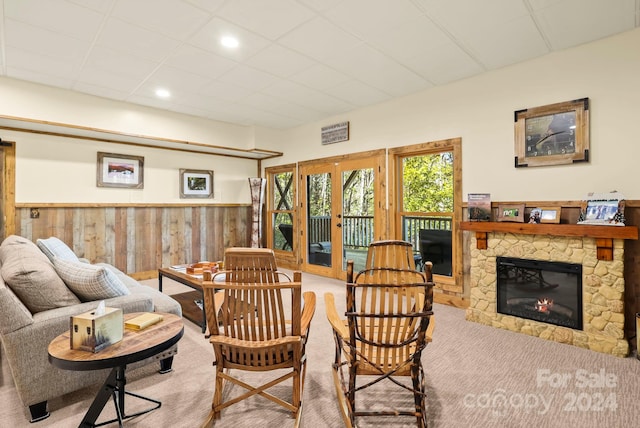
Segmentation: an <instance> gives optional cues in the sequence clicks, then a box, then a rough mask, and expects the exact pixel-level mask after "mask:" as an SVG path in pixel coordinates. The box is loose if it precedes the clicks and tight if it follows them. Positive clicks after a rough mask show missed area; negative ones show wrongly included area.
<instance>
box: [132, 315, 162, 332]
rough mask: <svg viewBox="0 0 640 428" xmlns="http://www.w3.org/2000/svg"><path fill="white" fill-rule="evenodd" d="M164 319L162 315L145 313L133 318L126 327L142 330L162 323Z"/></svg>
mask: <svg viewBox="0 0 640 428" xmlns="http://www.w3.org/2000/svg"><path fill="white" fill-rule="evenodd" d="M162 319H163V318H162V315H160V314H154V313H152V312H145V313H144V314H141V315H138V316H136V317H133V318H131V319H130V320H127V321H125V323H124V326H125V327H127V328H130V329H132V330H142V329H144V328H147V327H149V326H150V325H153V324H156V323H159V322H160V321H162Z"/></svg>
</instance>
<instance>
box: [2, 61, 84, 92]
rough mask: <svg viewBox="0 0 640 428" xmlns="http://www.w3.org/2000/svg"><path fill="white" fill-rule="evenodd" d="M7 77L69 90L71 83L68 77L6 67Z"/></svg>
mask: <svg viewBox="0 0 640 428" xmlns="http://www.w3.org/2000/svg"><path fill="white" fill-rule="evenodd" d="M7 77H12V78H14V79H20V80H26V81H27V82H34V83H41V84H43V85H48V86H55V87H58V88H64V89H71V87H72V85H73V81H72V79H71V78H69V77H60V76H56V75H53V74H46V73H39V72H37V71H31V70H24V69H19V68H15V67H12V66H11V67H7Z"/></svg>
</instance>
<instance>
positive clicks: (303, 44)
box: [278, 18, 361, 66]
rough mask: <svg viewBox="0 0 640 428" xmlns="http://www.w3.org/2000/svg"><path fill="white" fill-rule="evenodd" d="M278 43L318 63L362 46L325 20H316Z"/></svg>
mask: <svg viewBox="0 0 640 428" xmlns="http://www.w3.org/2000/svg"><path fill="white" fill-rule="evenodd" d="M278 43H280V44H281V45H283V46H286V47H288V48H290V49H293V50H296V51H298V52H300V53H303V54H305V55H308V56H310V57H312V58H314V59H316V60H318V61H325V60H327V59H328V58H330V57H332V56H334V55H336V54H339V53H342V52H345V51H348V50H349V49H351V48H353V47H354V46H356V45H358V44H360V43H361V40H359V39H358V38H356V37H354V36H352V35H350V34H349V33H347V32H346V31H344V30H342V29H340V28H338V27H337V26H336V25H334V24H332V23H330V22H329V21H328V20H326V19H325V18H315V19H313V20H311V21H309V22H306V23H304V24H303V25H301V26H300V27H298V28H296V29H295V30H293V31H291V32H289V33H287V34H286V35H284V36H283V37H282V38H280V39H279V40H278ZM327 65H329V66H331V64H327Z"/></svg>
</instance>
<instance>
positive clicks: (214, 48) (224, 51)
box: [189, 18, 271, 61]
mask: <svg viewBox="0 0 640 428" xmlns="http://www.w3.org/2000/svg"><path fill="white" fill-rule="evenodd" d="M224 36H234V37H236V38H237V39H238V40H239V42H240V46H238V48H236V49H229V48H225V47H224V46H222V45H221V44H220V39H221V38H222V37H224ZM189 44H191V45H193V46H196V47H199V48H201V49H204V50H206V51H209V52H213V53H215V54H217V55H220V56H223V57H225V58H230V59H232V60H235V61H243V60H245V59H247V58H249V57H251V56H253V55H255V54H256V53H257V52H259V51H261V50H262V49H264V48H266V47H267V46H269V44H271V42H270V41H269V40H267V39H266V38H264V37H262V36H259V35H257V34H255V33H252V32H250V31H247V30H245V29H244V28H241V27H239V26H237V25H235V24H232V23H230V22H228V21H225V20H222V19H220V18H213V19H212V20H211V21H209V22H208V23H207V24H206V25H205V26H203V27H202V28H201V29H200V30H199V31H198V32H197V33H196V34H194V35H193V37H191V38H190V39H189Z"/></svg>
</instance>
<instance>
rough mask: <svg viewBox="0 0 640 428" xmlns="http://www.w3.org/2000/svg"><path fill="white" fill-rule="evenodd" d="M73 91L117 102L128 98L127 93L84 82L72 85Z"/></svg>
mask: <svg viewBox="0 0 640 428" xmlns="http://www.w3.org/2000/svg"><path fill="white" fill-rule="evenodd" d="M73 90H74V91H80V92H83V93H86V94H89V95H95V96H97V97H102V98H109V99H112V100H118V101H124V100H126V99H127V97H128V96H129V93H128V92H124V91H120V90H116V89H113V88H105V87H103V86H96V85H93V84H90V83H84V82H76V83H75V84H74V85H73Z"/></svg>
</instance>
